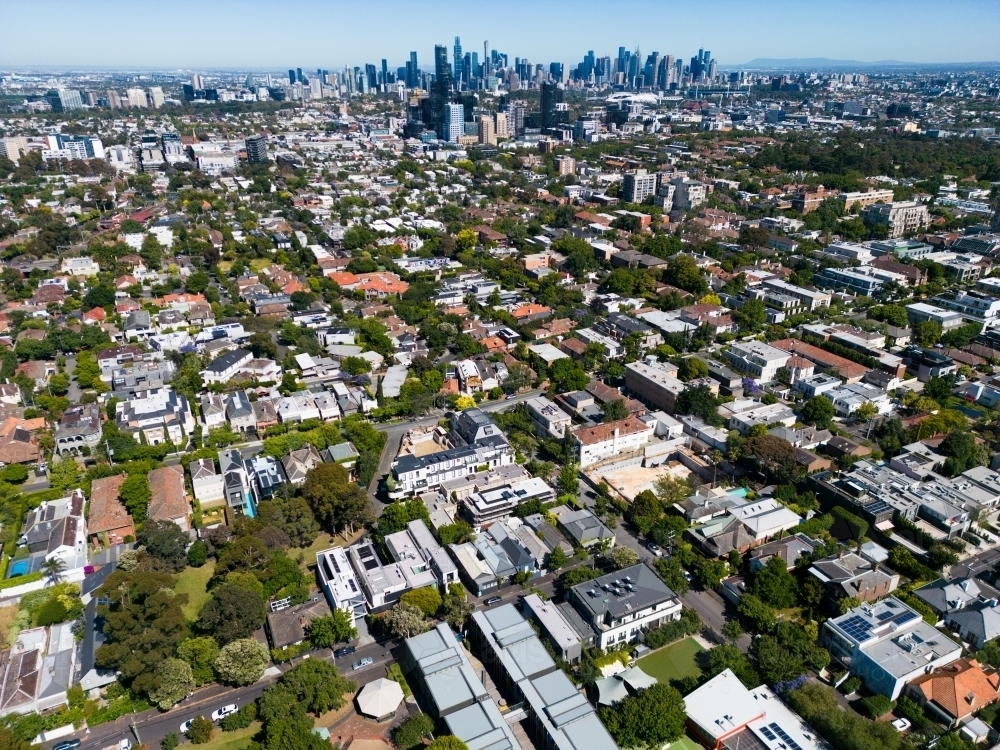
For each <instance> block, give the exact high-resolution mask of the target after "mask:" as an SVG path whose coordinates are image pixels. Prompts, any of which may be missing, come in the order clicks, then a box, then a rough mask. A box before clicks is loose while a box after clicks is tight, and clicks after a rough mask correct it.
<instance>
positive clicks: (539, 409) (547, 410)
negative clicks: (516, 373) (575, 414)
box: [525, 396, 573, 439]
mask: <svg viewBox="0 0 1000 750" xmlns="http://www.w3.org/2000/svg"><path fill="white" fill-rule="evenodd" d="M525 406H526V407H527V408H528V414H530V415H531V421H532V422H534V423H535V426H536V427H538V428H539V429H540V430H542V431H544V432H546V433H547V434H548V435H549V436H551V437H554V438H558V439H562V437H563V436H564V435H565V434H566V428H568V427H571V426H572V425H573V418H572V417H571V416H570V415H569V414H567V413H566V412H564V411H563V410H562V409H560V408H559V407H558V406H556V405H555V404H554V403H553V402H551V401H549V400H548V399H547V398H545V397H543V396H536V397H535V398H532V399H528V400H527V401H526V402H525Z"/></svg>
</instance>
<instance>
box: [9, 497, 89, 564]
mask: <svg viewBox="0 0 1000 750" xmlns="http://www.w3.org/2000/svg"><path fill="white" fill-rule="evenodd" d="M85 504H86V498H85V497H84V495H83V490H80V489H76V490H73V491H72V492H71V493H70V494H69V495H68V496H67V497H64V498H61V499H59V500H43V501H42V503H41V504H40V505H39V506H38V507H37V508H33V509H32V510H30V511H28V515H27V517H26V518H25V521H24V526H23V527H22V531H21V537H20V539H18V546H25V547H27V550H28V558H27V561H26V565H25V569H24V573H25V574H27V573H33V572H36V571H38V570H40V569H41V565H42V563H43V562H45V561H46V560H53V559H57V560H61V561H62V563H63V565H64V571H63V574H64V575H66V574H69V573H71V572H75V571H78V570H79V569H81V568H83V567H84V566H85V565H86V564H87V522H86V520H85V519H84V515H83V511H84V506H85Z"/></svg>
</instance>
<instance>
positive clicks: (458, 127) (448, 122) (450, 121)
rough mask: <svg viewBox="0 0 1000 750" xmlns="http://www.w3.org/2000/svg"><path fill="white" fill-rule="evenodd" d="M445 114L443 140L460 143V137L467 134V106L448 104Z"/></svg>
mask: <svg viewBox="0 0 1000 750" xmlns="http://www.w3.org/2000/svg"><path fill="white" fill-rule="evenodd" d="M443 115H444V119H443V121H442V132H441V140H443V141H448V142H449V143H458V139H459V138H460V137H462V136H463V135H464V134H465V107H463V106H462V105H461V104H446V105H445V106H444V112H443Z"/></svg>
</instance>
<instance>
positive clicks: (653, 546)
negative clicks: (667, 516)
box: [646, 542, 663, 557]
mask: <svg viewBox="0 0 1000 750" xmlns="http://www.w3.org/2000/svg"><path fill="white" fill-rule="evenodd" d="M646 549H648V550H649V551H650V552H652V553H653V554H654V555H656V557H662V556H663V550H661V549H660V548H659V546H658V545H656V544H653V542H650V543H649V544H647V545H646Z"/></svg>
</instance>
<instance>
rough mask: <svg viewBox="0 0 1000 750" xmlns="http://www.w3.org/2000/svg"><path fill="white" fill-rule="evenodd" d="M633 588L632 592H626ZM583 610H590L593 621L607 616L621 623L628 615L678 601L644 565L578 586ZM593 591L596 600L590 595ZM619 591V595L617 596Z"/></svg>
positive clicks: (669, 589)
mask: <svg viewBox="0 0 1000 750" xmlns="http://www.w3.org/2000/svg"><path fill="white" fill-rule="evenodd" d="M628 584H631V586H632V588H631V589H629V588H627V585H628ZM572 591H573V593H574V595H575V598H574V601H576V602H578V603H579V605H580V606H582V607H584V608H586V609H588V610H590V612H591V613H592V614H593V618H592V620H593V621H596V620H597V619H600V618H603V617H604V613H605V612H610V613H611V615H612V617H614V618H615V619H619V618H621V617H623V616H625V615H626V614H628V613H629V612H636V611H640V610H643V609H646V608H647V607H652V606H653V605H654V604H659V603H661V602H667V601H670V600H671V599H676V598H677V594H675V593H674V592H673V590H672V589H671V588H670V587H669V586H667V584H665V583H664V582H663V581H662V580H660V577H659V576H658V575H656V573H654V572H653V570H652V568H650V567H649V566H648V565H646V564H645V563H639V564H638V565H633V566H632V567H630V568H622V569H621V570H619V571H616V572H614V573H609V574H607V575H603V576H601V577H600V578H594V579H593V580H590V581H584V582H583V583H580V584H577V585H576V586H574V587H573V589H572ZM590 591H594V592H596V593H597V595H596V596H591V595H590V594H589V593H588V592H590ZM615 591H618V592H619V593H617V594H616V593H614V592H615Z"/></svg>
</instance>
